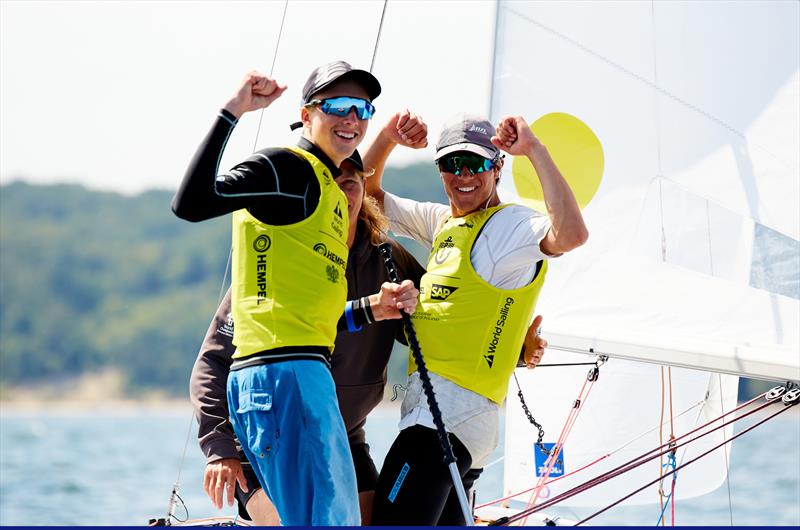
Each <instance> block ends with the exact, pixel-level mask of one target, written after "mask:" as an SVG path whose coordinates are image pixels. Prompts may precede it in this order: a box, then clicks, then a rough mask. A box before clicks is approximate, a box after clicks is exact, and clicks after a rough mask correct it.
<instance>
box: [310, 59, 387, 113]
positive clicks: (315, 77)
mask: <svg viewBox="0 0 800 530" xmlns="http://www.w3.org/2000/svg"><path fill="white" fill-rule="evenodd" d="M340 79H352V80H353V81H355V82H356V83H358V84H359V85H361V86H362V87H363V88H364V90H365V91H366V92H367V96H369V99H370V101H372V100H374V99H375V98H377V97H378V96H379V95H380V94H381V84H380V83H379V82H378V80H377V79H376V78H375V76H374V75H372V74H371V73H369V72H367V71H366V70H358V69H356V68H353V67H352V66H350V64H348V63H346V62H344V61H334V62H332V63H328V64H323V65H322V66H318V67H317V68H315V69H314V71H313V72H311V75H310V76H308V80H307V81H306V84H305V85H304V86H303V99H302V101H301V104H302V105H305V104H307V103H308V102H309V101H311V100H312V99H314V94H316V93H317V92H319V91H320V90H322V89H323V88H326V87H328V86H330V85H332V84H333V83H334V82H336V81H338V80H340Z"/></svg>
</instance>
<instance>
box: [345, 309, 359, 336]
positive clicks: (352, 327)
mask: <svg viewBox="0 0 800 530" xmlns="http://www.w3.org/2000/svg"><path fill="white" fill-rule="evenodd" d="M344 318H345V320H346V321H347V331H349V332H350V333H354V332H356V331H361V326H358V327H356V323H355V320H353V302H352V301H348V302H347V304H345V306H344Z"/></svg>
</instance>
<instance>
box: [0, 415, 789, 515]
mask: <svg viewBox="0 0 800 530" xmlns="http://www.w3.org/2000/svg"><path fill="white" fill-rule="evenodd" d="M794 412H795V411H791V412H789V413H787V414H784V415H781V416H779V417H778V418H776V419H775V420H773V421H771V422H768V423H766V424H764V425H762V426H760V427H758V428H757V429H755V430H754V431H752V432H750V433H748V434H745V435H744V436H742V437H741V438H739V439H738V440H737V441H736V443H735V444H734V447H733V449H732V469H731V475H730V481H731V490H732V504H733V521H734V523H735V524H738V525H748V524H755V525H775V524H787V525H789V524H791V525H798V524H800V415H798V414H795V413H794ZM397 418H398V412H397V411H396V410H393V409H382V410H378V411H376V412H375V413H374V414H373V417H371V418H370V420H369V423H368V425H367V433H368V438H369V440H370V444H371V446H372V449H373V454H374V455H375V457H376V461H377V463H378V464H380V463H381V462H382V460H383V455H384V454H385V452H386V450H387V449H388V446H389V445H390V444H391V442H392V440H393V437H394V433H395V432H396V427H395V426H396V422H397ZM746 421H749V418H748V419H746V420H743V421H742V422H737V424H736V425H737V426H738V427H737V432H738V431H739V430H741V429H742V428H744V426H746V425H750V424H752V422H750V423H744V422H746ZM190 423H191V429H192V432H191V435H190V436H191V439H190V442H189V448H188V450H187V452H186V459H185V462H184V464H183V467H182V471H181V473H180V483H181V496H182V498H183V499H184V501H185V503H186V505H187V506H188V508H189V515H190V516H191V517H192V518H196V517H205V516H211V515H220V514H221V513H224V514H229V513H233V510H223V512H217V511H216V510H214V508H213V507H212V506H211V503H210V502H209V501H208V500H207V498H206V497H205V494H204V493H203V491H202V473H203V468H204V459H203V457H202V455H201V453H200V450H199V448H198V447H197V444H196V441H195V436H196V428H195V425H194V424H193V423H192V422H191V413H190V410H189V408H188V406H187V408H186V409H179V410H176V409H174V408H173V409H170V410H163V411H152V410H149V411H148V410H134V411H123V412H114V411H103V412H59V411H51V412H36V413H31V412H16V411H13V410H8V409H3V410H2V414H0V524H2V525H55V524H60V525H77V524H88V525H101V524H102V525H139V524H146V523H147V520H148V518H150V517H163V516H164V514H165V512H166V509H167V502H168V500H169V494H170V491H171V488H172V484H173V483H174V482H175V480H176V478H178V472H179V467H180V463H181V457H182V454H183V448H184V443H185V441H186V437H187V430H188V429H189V428H190V427H189V426H190ZM740 423H742V426H739V424H740ZM498 456H499V455H498ZM501 490H502V465H495V466H493V467H491V468H489V469H487V471H486V472H485V473H484V476H483V478H482V479H481V481H480V482H479V483H478V502H481V501H487V500H491V499H494V498H497V497H499V496H500V494H501ZM553 513H558V514H560V515H562V516H564V517H570V518H580V516H581V515H585V514H589V513H591V512H590V511H588V510H586V511H581V512H576V511H574V510H561V511H558V510H554V511H553ZM178 515H183V513H182V512H181V510H178ZM657 519H658V511H657V508H656V507H652V508H648V507H645V508H642V507H637V508H615V509H612V510H610V512H607V514H604V515H603V516H601V517H598V518H597V519H595V520H594V521H593V522H594V523H595V524H613V523H617V524H642V525H654V524H655V523H656V520H657ZM676 522H677V523H678V524H709V525H728V524H729V522H730V518H729V509H728V493H727V488H725V487H722V488H720V489H719V490H717V491H716V492H714V493H712V494H709V495H706V496H704V497H701V498H699V499H695V500H690V501H683V502H681V503H680V504H679V505H678V507H677V511H676Z"/></svg>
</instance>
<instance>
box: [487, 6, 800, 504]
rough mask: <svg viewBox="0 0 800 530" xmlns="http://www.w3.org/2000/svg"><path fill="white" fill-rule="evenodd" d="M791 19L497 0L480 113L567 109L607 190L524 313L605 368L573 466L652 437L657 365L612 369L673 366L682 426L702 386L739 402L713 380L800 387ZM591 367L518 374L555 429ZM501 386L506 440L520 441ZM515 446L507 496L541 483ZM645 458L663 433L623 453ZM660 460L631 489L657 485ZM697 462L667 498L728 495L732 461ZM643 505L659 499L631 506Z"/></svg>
mask: <svg viewBox="0 0 800 530" xmlns="http://www.w3.org/2000/svg"><path fill="white" fill-rule="evenodd" d="M798 21H800V4H798V3H797V2H733V3H714V2H622V3H619V2H614V3H611V2H608V3H607V2H581V3H574V4H573V3H561V2H507V1H500V2H499V4H498V11H497V26H496V45H495V60H494V76H493V88H492V106H491V116H492V119H493V120H497V119H499V118H501V117H502V116H505V115H508V114H512V113H513V114H522V115H524V116H525V117H527V118H529V119H530V120H531V121H532V120H533V119H535V118H536V117H538V116H541V115H543V114H546V113H549V112H554V111H558V112H565V113H569V114H572V115H575V116H578V117H579V118H580V119H581V120H583V121H584V122H585V123H586V124H588V125H589V126H590V127H591V128H592V130H593V131H594V132H595V134H596V135H597V137H598V138H599V139H600V141H601V142H602V146H603V154H604V162H605V167H604V173H603V178H602V181H601V183H600V186H599V189H598V191H597V194H596V195H595V196H594V198H593V199H592V200H591V202H590V203H589V204H588V206H586V207H585V209H584V210H583V212H584V217H585V219H586V222H587V226H588V227H589V233H590V238H589V241H588V243H587V244H586V245H585V246H584V247H581V248H579V249H577V250H576V251H573V252H572V253H570V254H568V255H566V256H564V257H561V258H558V259H557V260H554V261H553V262H552V264H551V268H550V271H549V273H548V278H547V282H546V285H545V287H544V289H543V291H542V295H541V298H540V300H539V304H538V308H537V312H539V313H541V314H543V315H544V317H545V321H544V334H545V335H546V336H547V338H548V340H549V341H550V343H551V345H554V346H558V347H561V348H565V349H567V350H575V351H581V352H589V351H590V349H593V351H595V352H601V353H609V354H611V355H613V356H614V357H615V358H616V360H615V359H612V361H610V362H609V363H608V364H607V365H606V366H604V367H603V368H602V369H601V377H600V381H599V382H598V383H597V384H596V387H595V388H594V389H593V390H592V395H591V397H590V398H589V400H588V401H587V404H586V409H585V410H584V411H583V412H582V413H581V417H580V419H579V420H578V423H577V424H576V426H575V428H574V430H573V433H572V435H571V438H570V440H572V439H576V440H580V441H579V442H572V441H569V442H568V443H567V446H566V447H565V466H566V469H565V471H566V472H569V471H570V469H576V468H577V467H580V466H581V465H582V464H583V463H586V462H588V461H591V460H593V458H594V457H596V456H599V455H601V454H604V453H606V452H608V451H611V450H613V449H616V448H618V447H619V446H620V445H622V444H623V443H624V442H626V441H629V440H631V439H632V438H633V437H635V436H636V435H638V434H641V433H643V432H645V431H647V430H649V429H650V428H652V427H655V426H656V425H658V418H659V411H660V400H661V395H662V385H661V368H660V367H659V366H656V365H644V364H638V365H634V364H633V363H629V362H628V361H624V360H618V359H620V358H621V359H631V360H639V361H647V362H652V363H658V364H668V365H672V366H676V367H683V368H680V369H679V368H673V369H672V391H673V397H674V412H675V413H676V414H677V413H678V412H681V411H682V410H683V409H684V408H686V407H688V406H690V405H691V404H693V403H697V402H699V401H703V400H704V397H705V395H706V391H707V389H708V388H709V385H710V384H711V383H714V384H716V385H721V386H722V387H723V388H726V389H730V388H731V387H733V388H735V386H736V385H735V382H734V381H735V378H734V379H733V380H730V379H726V378H723V377H722V376H720V375H718V374H719V373H728V374H739V375H747V376H749V377H754V378H762V379H773V380H794V381H798V380H800V243H798V237H800V73H799V71H800V27H799V26H800V22H798ZM557 162H558V160H557ZM506 167H507V168H510V167H511V164H508V165H507V166H506ZM514 180H515V179H514V177H513V175H512V173H511V171H506V172H505V174H504V177H503V179H501V196H502V197H503V199H505V200H522V201H523V202H524V201H526V200H527V199H526V197H525V196H524V195H525V194H524V193H522V195H523V196H522V197H521V196H520V192H519V189H518V188H517V186H516V185H515V182H514ZM572 357H575V358H577V359H579V360H584V361H585V360H586V359H587V357H586V356H583V355H580V356H573V355H570V354H568V353H560V354H559V353H558V352H556V351H554V350H551V351H549V352H548V354H547V355H546V356H545V362H547V363H553V362H559V361H561V360H562V359H564V358H572ZM693 369H695V370H693ZM696 369H701V370H707V371H708V372H714V373H713V374H711V375H709V373H708V372H699V371H697V370H696ZM585 373H586V369H585V368H581V369H577V368H575V369H558V368H553V369H541V370H536V371H535V373H533V374H524V375H526V377H525V378H524V382H523V381H522V380H521V383H523V388H524V389H525V392H526V399H527V400H528V403H529V404H530V406H531V408H532V409H533V412H534V415H535V416H537V418H538V419H539V420H541V421H542V422H543V423H544V424H545V426H546V428H547V429H548V433H549V435H555V436H557V434H558V431H559V430H560V429H561V426H562V425H563V422H564V420H565V418H566V414H567V413H568V409H569V407H570V406H571V404H572V400H573V399H574V397H575V396H576V394H577V392H578V390H579V388H580V382H581V381H582V380H584V379H585ZM521 375H522V374H521ZM512 390H513V391H514V392H513V393H511V394H510V395H509V402H508V403H509V405H508V407H507V408H508V412H507V414H508V418H509V419H508V421H507V433H506V440H508V441H510V442H514V441H519V440H521V439H522V438H521V436H522V433H523V432H527V433H528V434H527V435H526V436H525V439H526V440H529V439H530V438H531V430H532V428H531V427H530V426H529V425H528V424H527V422H525V419H524V417H523V416H521V412H520V411H519V406H518V405H517V404H516V403H515V401H516V399H517V398H516V396H515V395H514V394H515V393H516V388H515V387H514V388H512ZM620 390H622V391H621V392H620ZM721 394H722V395H723V396H725V397H724V398H718V399H716V403H713V401H715V400H714V399H712V398H711V397H709V398H708V399H705V401H704V404H703V405H702V410H703V412H702V415H701V416H700V417H698V416H697V415H696V414H691V413H689V414H687V415H685V416H682V417H681V418H680V420H679V421H677V422H676V424H675V425H676V427H675V432H676V434H677V435H679V434H682V433H684V432H686V431H687V430H690V429H691V428H692V427H693V426H694V425H699V424H700V423H703V417H705V415H707V414H710V413H712V412H719V410H716V411H714V408H715V407H716V408H717V409H726V410H729V409H730V408H731V407H732V406H733V403H735V391H733V393H731V391H725V392H722V393H721ZM709 417H710V416H709ZM518 420H521V421H522V422H525V423H524V425H521V424H520V422H519V421H518ZM553 431H555V432H553ZM728 434H729V433H728ZM720 436H721V433H720V434H719V435H715V436H714V437H713V438H715V439H716V441H717V443H718V442H719V441H721V440H722V438H721V437H720ZM708 438H709V439H710V438H712V437H711V436H709V437H708ZM545 441H550V442H554V441H555V439H554V438H551V439H549V440H548V439H546V440H545ZM654 442H656V443H654ZM521 444H522V445H521V446H520V447H514V446H513V445H509V446H508V447H507V456H506V458H507V460H506V471H507V472H506V481H507V483H506V489H507V492H509V493H510V492H516V491H519V490H521V489H525V488H526V487H530V486H532V485H533V483H535V479H534V480H531V474H530V473H531V469H532V468H528V467H526V466H528V465H529V460H530V459H531V457H532V451H533V449H532V447H531V444H530V443H529V442H521ZM657 445H658V443H657V433H656V439H655V440H654V439H653V437H652V436H650V437H649V438H643V439H641V440H640V441H639V442H637V443H636V444H634V445H632V446H630V447H629V448H628V449H627V450H626V451H624V452H622V453H620V454H619V458H620V459H623V460H624V458H623V456H628V457H632V456H637V454H640V453H642V452H644V450H645V449H652V448H653V447H655V446H657ZM616 463H617V464H618V463H620V462H619V461H618V462H616ZM608 466H611V463H610V461H609V460H606V461H604V462H603V463H601V464H598V465H597V466H596V468H597V469H596V470H594V472H589V473H590V475H589V476H585V475H582V478H583V479H584V480H585V479H586V478H589V477H591V476H594V475H595V474H596V471H600V470H603V469H608ZM654 466H655V467H653V466H650V467H649V468H647V469H646V470H645V469H644V468H645V466H643V469H642V471H641V472H637V473H641V476H640V477H637V476H636V474H635V473H634V474H633V476H634V477H635V478H639V479H640V480H638V481H637V480H633V481H632V483H637V484H638V485H644V483H646V482H647V481H644V480H641V479H643V478H644V476H645V475H646V476H647V477H649V479H650V480H652V478H654V477H657V476H658V466H659V464H654ZM612 467H613V466H612ZM690 467H694V466H690ZM696 467H697V471H686V472H684V473H682V474H681V475H680V477H679V479H678V480H679V486H678V489H677V494H676V495H677V496H678V498H685V497H687V496H691V495H699V494H702V493H704V492H706V491H710V489H713V488H714V487H717V486H718V485H719V484H721V483H722V480H723V479H724V477H725V468H726V458H725V457H724V456H723V457H717V456H716V455H713V456H709V457H708V458H707V459H704V461H702V463H700V464H698V465H697V466H696ZM687 469H690V468H687ZM514 470H517V471H519V470H522V472H521V473H516V472H512V471H514ZM520 476H522V478H519V477H520ZM515 477H516V478H515ZM693 477H695V478H698V479H701V480H698V481H695V480H694V479H693ZM570 480H572V479H571V478H568V479H565V480H563V481H560V483H561V482H563V483H564V484H560V483H557V484H559V485H558V488H559V490H558V491H561V490H563V488H564V487H565V486H570V485H575V484H576V482H572V483H570ZM553 487H555V485H554V486H553ZM598 489H600V490H602V491H600V492H597V493H586V494H582V495H580V496H578V497H576V498H575V502H576V503H585V504H601V503H604V502H610V501H613V500H616V498H619V497H620V496H621V495H622V494H623V493H627V492H630V491H632V489H634V488H630V489H629V490H628V491H627V492H624V491H623V490H624V489H625V488H624V487H613V488H598ZM581 497H583V499H584V500H581ZM646 500H650V501H652V502H657V501H658V496H657V494H655V493H654V492H652V491H649V492H645V493H643V494H642V495H640V496H639V499H636V501H646ZM540 501H541V497H540Z"/></svg>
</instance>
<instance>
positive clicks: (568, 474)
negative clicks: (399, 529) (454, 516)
mask: <svg viewBox="0 0 800 530" xmlns="http://www.w3.org/2000/svg"><path fill="white" fill-rule="evenodd" d="M704 403H705V401H702V400H701V401H698V402H697V403H695V404H694V405H691V406H689V407H688V408H686V410H684V411H683V412H681V413H680V414H678V415H677V416H675V418H680V417H681V416H683V415H684V414H688V413H689V412H691V411H692V410H694V409H696V408H697V407H700V406H701V405H704ZM702 410H703V409H702V407H701V409H700V411H698V415H697V418H695V420H694V422H693V425H697V420H698V419H699V418H700V414H701V412H702ZM662 425H663V424H662ZM660 427H661V425H656V426H655V427H653V428H652V429H650V430H647V431H645V432H643V433H641V434H639V435H638V436H636V437H634V438H632V439H631V440H629V441H627V442H625V443H624V444H622V445H621V446H619V447H617V448H616V449H614V450H612V451H609V452H608V453H606V454H604V455H603V456H601V457H600V458H598V459H596V460H594V461H592V462H590V463H588V464H586V465H584V466H582V467H580V468H578V469H576V470H575V471H571V472H569V473H567V474H565V475H562V476H560V477H556V478H554V479H552V480H548V481H547V482H545V483H544V484H543V485H544V486H549V485H550V484H553V483H554V482H558V481H559V480H561V479H564V478H567V477H569V476H571V475H575V474H577V473H578V472H580V471H583V470H584V469H587V468H589V467H591V466H593V465H595V464H597V463H598V462H600V461H602V460H605V459H606V458H609V457H611V456H614V455H615V454H616V453H618V452H620V451H622V450H623V449H625V448H626V447H628V446H629V445H631V444H632V443H634V442H636V441H637V440H639V439H641V438H644V437H645V436H647V435H648V434H650V433H652V432H653V431H656V430H658V429H659V428H660ZM684 454H685V453H684ZM502 460H503V457H501V458H498V459H497V460H495V461H494V462H492V463H491V464H488V465H487V466H485V467H489V466H491V465H494V464H497V463H498V462H500V461H502ZM535 488H536V486H533V487H531V488H528V489H526V490H523V491H520V492H517V493H514V494H511V495H508V496H506V497H502V498H500V499H495V500H493V501H489V502H485V503H483V504H481V505H479V506H476V507H475V508H476V509H477V508H484V507H486V506H491V505H492V504H497V503H498V502H503V501H507V500H509V499H513V498H514V497H519V496H520V495H524V494H526V493H530V492H531V491H533V490H534V489H535Z"/></svg>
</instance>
